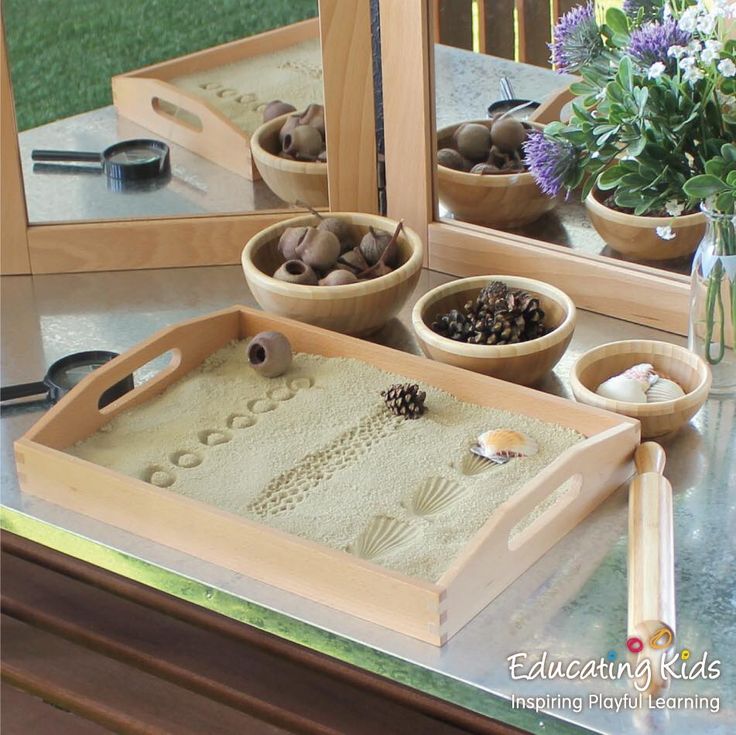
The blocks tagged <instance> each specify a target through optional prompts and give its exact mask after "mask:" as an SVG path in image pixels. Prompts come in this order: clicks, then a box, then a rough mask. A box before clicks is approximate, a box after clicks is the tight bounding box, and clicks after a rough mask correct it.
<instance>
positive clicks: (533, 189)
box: [437, 115, 555, 228]
mask: <svg viewBox="0 0 736 735" xmlns="http://www.w3.org/2000/svg"><path fill="white" fill-rule="evenodd" d="M535 129H538V130H541V129H542V126H541V125H537V124H536V123H529V122H523V121H521V120H517V119H516V118H513V117H510V116H508V115H499V116H496V117H494V118H491V119H488V120H470V121H468V122H464V123H460V124H457V125H450V126H448V127H446V128H442V129H441V130H439V131H438V132H437V146H438V151H437V182H438V190H439V200H440V204H441V205H442V206H443V207H445V208H446V209H447V210H449V211H450V212H452V215H453V217H454V218H455V219H457V220H462V221H464V222H472V223H473V224H477V225H484V226H486V227H509V228H515V227H523V226H524V225H527V224H529V223H530V222H534V220H536V219H539V217H541V216H542V215H543V214H545V213H546V212H549V211H550V210H552V209H554V207H555V200H554V199H551V198H550V197H548V196H547V195H546V194H544V193H543V192H542V190H541V189H540V188H539V187H538V186H537V183H536V181H535V180H534V177H533V176H532V174H530V173H529V171H528V169H527V166H526V163H525V161H524V143H525V141H526V139H527V137H528V136H529V134H530V132H531V131H533V130H535Z"/></svg>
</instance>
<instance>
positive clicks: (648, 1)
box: [624, 0, 662, 21]
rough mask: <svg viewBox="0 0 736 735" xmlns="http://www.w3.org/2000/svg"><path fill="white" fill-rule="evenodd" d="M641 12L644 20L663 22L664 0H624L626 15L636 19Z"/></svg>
mask: <svg viewBox="0 0 736 735" xmlns="http://www.w3.org/2000/svg"><path fill="white" fill-rule="evenodd" d="M640 10H641V15H642V19H643V20H645V21H647V20H662V0H624V13H626V15H628V16H629V18H632V19H636V18H637V17H638V15H639V11H640Z"/></svg>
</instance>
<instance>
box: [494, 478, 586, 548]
mask: <svg viewBox="0 0 736 735" xmlns="http://www.w3.org/2000/svg"><path fill="white" fill-rule="evenodd" d="M582 487H583V475H582V474H581V473H579V472H578V473H576V474H574V475H572V476H571V477H569V478H568V479H567V480H565V481H564V482H563V483H561V484H560V485H557V486H555V485H551V487H550V491H549V492H547V493H545V494H544V495H543V496H542V497H540V498H539V500H538V501H537V502H535V503H534V505H533V506H532V508H531V510H528V511H527V512H526V513H524V514H523V515H522V516H521V518H519V520H518V521H517V522H516V523H515V524H514V525H513V526H512V528H511V530H510V531H509V535H508V549H509V551H516V550H517V549H520V548H521V547H522V546H524V544H525V543H526V542H527V541H528V540H529V539H531V538H534V536H535V535H536V533H537V532H538V531H539V529H541V528H544V527H545V526H546V525H547V524H548V523H549V522H550V521H552V520H553V519H554V518H555V517H557V516H558V515H560V513H564V511H565V509H566V508H567V507H568V506H569V505H570V503H572V502H573V501H574V500H575V499H576V498H577V497H578V496H579V495H580V490H581V489H582ZM544 506H547V507H544Z"/></svg>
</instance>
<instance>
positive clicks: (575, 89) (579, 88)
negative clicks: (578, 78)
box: [570, 82, 598, 97]
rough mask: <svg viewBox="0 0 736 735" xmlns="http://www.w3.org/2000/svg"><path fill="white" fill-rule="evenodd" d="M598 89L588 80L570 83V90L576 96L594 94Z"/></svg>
mask: <svg viewBox="0 0 736 735" xmlns="http://www.w3.org/2000/svg"><path fill="white" fill-rule="evenodd" d="M597 91H598V87H594V86H593V85H592V84H588V82H573V83H572V84H571V85H570V92H571V93H572V94H574V95H575V96H576V97H585V96H587V95H589V94H595V93H596V92H597Z"/></svg>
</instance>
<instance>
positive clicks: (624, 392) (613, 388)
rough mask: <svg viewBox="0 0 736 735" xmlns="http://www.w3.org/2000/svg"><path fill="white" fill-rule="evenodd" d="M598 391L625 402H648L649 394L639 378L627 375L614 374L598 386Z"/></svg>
mask: <svg viewBox="0 0 736 735" xmlns="http://www.w3.org/2000/svg"><path fill="white" fill-rule="evenodd" d="M596 393H597V394H598V395H599V396H603V398H609V399H610V400H612V401H624V402H625V403H646V402H647V394H646V393H645V392H644V388H643V387H642V385H641V383H640V382H639V381H638V380H634V379H633V378H627V377H626V376H625V375H614V376H613V377H612V378H609V379H608V380H604V381H603V382H602V383H601V384H600V385H599V386H598V388H597V390H596Z"/></svg>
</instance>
